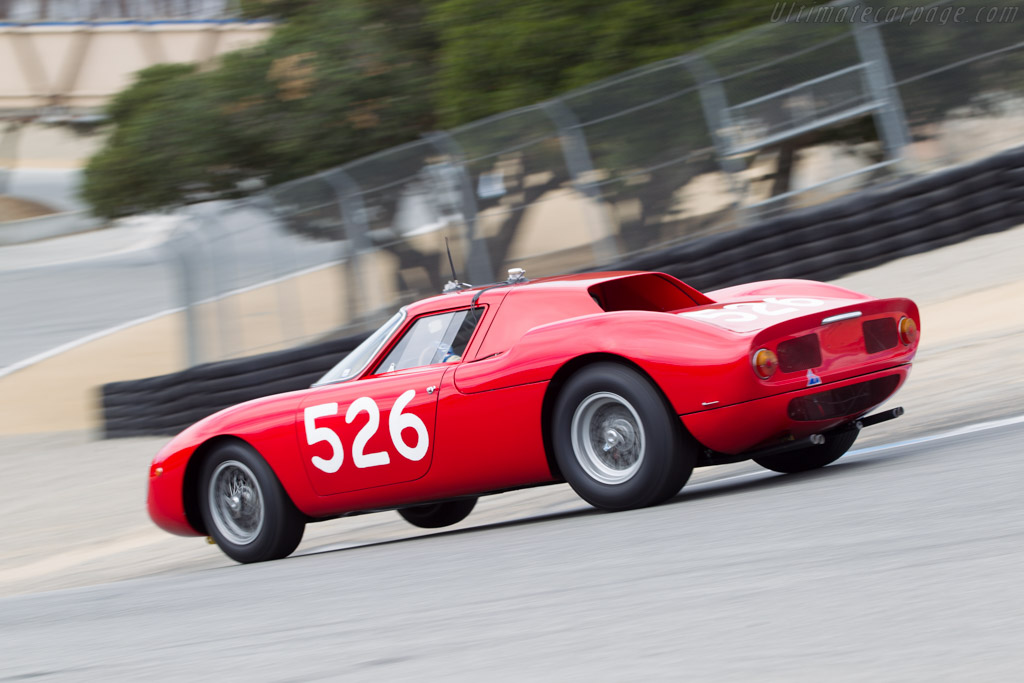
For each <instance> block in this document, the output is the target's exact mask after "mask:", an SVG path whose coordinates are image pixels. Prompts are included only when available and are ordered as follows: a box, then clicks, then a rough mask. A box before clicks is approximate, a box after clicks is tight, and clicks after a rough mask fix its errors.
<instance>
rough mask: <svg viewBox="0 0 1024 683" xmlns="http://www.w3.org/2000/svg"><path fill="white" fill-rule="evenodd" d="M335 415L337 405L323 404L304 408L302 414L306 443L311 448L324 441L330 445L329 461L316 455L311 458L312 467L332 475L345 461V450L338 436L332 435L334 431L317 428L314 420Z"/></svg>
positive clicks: (326, 428)
mask: <svg viewBox="0 0 1024 683" xmlns="http://www.w3.org/2000/svg"><path fill="white" fill-rule="evenodd" d="M337 414H338V404H337V403H324V404H323V405H319V406H310V407H308V408H306V410H305V413H304V419H305V423H306V443H308V444H309V445H310V446H312V445H313V444H315V443H320V442H321V441H326V442H327V443H329V444H330V445H331V452H332V455H331V459H330V460H327V459H326V458H321V457H320V456H318V455H314V456H313V466H314V467H316V468H317V469H318V470H321V471H323V472H326V473H327V474H334V473H335V472H337V471H338V470H339V469H340V468H341V463H342V462H344V460H345V449H344V448H342V445H341V439H339V438H338V435H337V434H335V433H334V430H333V429H331V428H330V427H317V426H316V419H317V418H318V417H327V416H329V415H337Z"/></svg>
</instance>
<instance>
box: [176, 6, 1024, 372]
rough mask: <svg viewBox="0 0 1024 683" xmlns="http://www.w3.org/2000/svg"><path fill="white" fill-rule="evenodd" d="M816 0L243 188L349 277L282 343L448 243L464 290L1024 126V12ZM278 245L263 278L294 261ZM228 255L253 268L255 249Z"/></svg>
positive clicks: (981, 145)
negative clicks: (580, 81) (361, 153)
mask: <svg viewBox="0 0 1024 683" xmlns="http://www.w3.org/2000/svg"><path fill="white" fill-rule="evenodd" d="M782 7H783V9H785V3H782ZM776 9H778V6H777V8H776ZM791 9H792V8H791ZM812 9H813V8H802V10H801V14H800V16H799V17H798V18H797V19H793V15H794V14H795V13H794V12H789V13H788V17H789V21H776V22H774V23H769V24H766V25H765V26H762V27H760V28H758V29H755V30H752V31H748V32H746V33H743V34H740V35H738V36H735V37H733V38H731V39H728V40H724V41H721V42H718V43H715V44H713V45H711V46H710V47H708V48H707V49H705V50H703V51H701V52H699V53H693V54H687V55H682V56H680V57H678V58H675V59H670V60H666V61H664V62H659V63H656V64H652V65H649V66H646V67H643V68H640V69H637V70H634V71H631V72H628V73H624V74H621V75H620V76H617V77H615V78H611V79H608V80H605V81H601V82H598V83H595V84H593V85H591V86H588V87H586V88H582V89H579V90H575V91H572V92H569V93H567V94H565V95H563V96H561V97H559V98H556V99H553V100H550V101H548V102H544V103H541V104H538V105H535V106H531V107H526V108H523V109H518V110H515V111H511V112H507V113H504V114H500V115H498V116H493V117H490V118H488V119H484V120H482V121H477V122H474V123H471V124H469V125H466V126H462V127H459V128H456V129H454V130H450V131H444V132H438V133H435V134H432V135H429V136H425V137H424V138H423V139H422V140H420V141H417V142H415V143H411V144H408V145H404V146H401V147H398V148H395V149H391V150H387V151H384V152H381V153H379V154H376V155H373V156H371V157H369V158H366V159H361V160H358V161H355V162H352V163H349V164H346V165H345V166H342V167H340V168H337V169H333V170H331V171H328V172H326V173H323V174H320V175H318V176H315V177H313V178H308V179H303V180H299V181H295V182H293V183H289V184H287V185H285V186H281V187H277V188H270V189H269V190H267V191H265V192H263V193H262V194H261V195H260V196H259V197H258V198H256V199H254V200H251V201H255V202H257V203H259V204H260V205H261V207H263V208H264V210H265V213H264V214H263V216H264V218H263V220H264V221H269V222H274V223H275V225H276V226H277V227H276V228H275V230H277V231H278V233H279V234H280V235H281V236H282V238H283V239H287V240H292V241H293V242H295V244H296V245H298V244H299V242H301V241H312V243H315V244H317V245H318V247H317V248H318V249H319V250H320V251H319V253H320V257H321V263H320V267H322V268H325V269H333V271H334V272H336V276H335V277H334V281H333V284H331V285H325V286H327V287H336V288H337V289H336V290H335V291H330V292H329V291H328V290H321V291H320V292H319V294H318V295H317V296H321V297H324V296H330V297H331V298H334V299H337V301H338V304H337V308H336V310H334V311H333V314H332V315H330V316H327V317H326V318H324V319H321V320H317V321H313V322H310V321H308V320H307V322H306V324H305V325H303V324H300V323H298V322H296V323H294V324H289V325H282V326H281V329H282V330H283V331H284V332H283V334H282V337H281V339H279V340H277V341H276V343H278V344H288V343H299V342H301V341H304V340H307V339H309V338H310V336H311V335H316V334H330V333H332V332H333V333H335V334H342V333H344V332H349V331H353V330H355V329H359V328H360V327H365V326H366V325H368V324H371V323H373V322H375V321H377V320H379V319H380V318H381V316H382V315H384V314H385V313H386V312H388V311H390V310H393V309H394V308H395V307H396V306H398V305H400V304H402V303H405V302H408V301H410V300H414V299H416V298H420V297H422V296H426V295H430V294H433V293H437V292H440V291H441V288H442V286H443V285H444V282H445V281H446V280H447V279H449V278H450V273H449V269H448V260H447V256H446V252H445V248H446V243H447V245H449V247H450V248H451V250H452V255H453V258H454V261H455V263H456V265H457V267H458V269H459V276H460V278H462V279H464V280H468V281H470V282H472V283H473V284H480V283H484V282H489V281H494V280H496V279H500V278H501V277H502V274H503V273H504V272H505V270H506V269H507V268H509V267H513V266H516V267H525V268H526V269H527V271H528V273H529V274H530V275H531V276H542V275H551V274H556V273H561V272H567V271H572V270H579V269H585V268H593V267H601V266H604V265H608V264H614V263H615V262H616V261H617V260H620V259H622V258H624V257H626V256H629V255H635V254H637V253H642V252H645V251H650V250H656V249H659V248H664V247H666V246H668V245H671V244H674V243H679V242H683V241H686V240H690V239H693V238H694V237H697V236H701V235H705V234H709V233H712V232H721V231H727V230H730V229H733V228H735V227H737V226H741V225H747V224H750V223H752V222H756V221H758V220H762V219H764V218H767V217H771V216H773V215H777V214H778V213H781V212H784V211H787V210H789V209H792V208H797V207H803V206H808V205H813V204H817V203H821V202H824V201H828V200H830V199H833V198H835V197H838V196H842V195H844V194H848V193H851V192H854V191H857V190H860V189H864V188H866V187H870V186H875V185H879V184H884V183H892V182H898V181H899V180H900V179H903V178H906V177H907V176H909V175H914V174H920V173H926V172H929V171H932V170H935V169H938V168H941V167H944V166H948V165H952V164H958V163H963V162H967V161H971V160H975V159H977V158H979V157H980V156H985V155H989V154H993V153H995V152H997V151H999V150H1000V149H1006V148H1008V147H1011V146H1014V145H1017V144H1020V143H1022V142H1024V114H1021V113H1020V112H1022V111H1024V107H1022V106H1021V105H1022V104H1024V52H1022V50H1021V47H1022V46H1024V42H1022V41H1021V40H1020V26H1021V24H1022V22H1024V18H1022V17H1020V16H1018V13H1017V12H1016V9H1017V8H1015V7H1011V6H1008V7H1007V8H999V11H998V12H992V11H991V9H992V8H991V6H990V5H986V4H984V3H981V2H966V3H951V2H938V3H932V4H916V5H910V6H899V7H897V6H884V7H883V6H868V5H864V4H862V3H858V2H839V3H833V4H831V5H828V6H825V7H823V8H818V9H817V10H815V11H812ZM890 10H891V11H890ZM958 11H959V15H957V14H956V13H957V12H958ZM954 17H956V18H958V20H954ZM766 18H767V17H766ZM784 18H785V17H783V19H784ZM218 220H220V221H230V220H231V218H230V217H229V216H228V215H226V214H224V213H223V211H222V217H221V218H220V219H218ZM210 222H211V223H212V222H213V221H210ZM213 232H214V233H215V231H213ZM255 234H256V233H255V232H253V233H252V234H251V236H254V235H255ZM284 236H288V237H284ZM295 248H296V249H298V248H299V247H298V246H296V247H295ZM303 249H305V247H303ZM314 251H315V249H314ZM274 253H275V254H278V255H279V256H280V258H279V259H278V261H276V262H267V263H265V264H264V266H265V268H264V270H263V271H261V272H262V273H263V275H265V276H266V277H265V278H264V279H268V278H271V277H273V278H282V277H283V275H282V273H284V272H285V271H288V270H289V268H290V267H292V266H296V264H292V266H286V265H283V264H285V263H287V262H288V259H289V258H292V257H288V256H286V254H287V253H290V252H287V250H286V251H282V252H277V251H275V252H274ZM223 258H225V259H228V260H231V261H234V262H239V263H240V262H245V268H246V269H248V270H250V271H253V272H254V275H253V277H254V279H256V280H258V279H259V278H260V276H259V274H258V273H256V272H255V271H258V270H259V268H256V267H255V266H254V264H253V263H250V262H248V260H247V257H245V256H244V255H243V252H241V251H238V252H232V253H230V254H229V253H225V254H224V255H223ZM311 266H312V263H310V262H306V261H303V267H305V268H307V269H308V268H310V267H311ZM293 272H300V271H293ZM309 277H310V276H309V275H308V274H304V275H299V276H296V277H294V278H292V280H295V282H288V283H287V284H286V282H287V280H288V278H285V279H282V280H281V281H280V283H279V284H278V285H277V286H278V287H279V288H282V289H283V288H286V287H287V288H289V290H288V292H285V293H282V294H280V295H279V296H278V297H277V298H276V301H277V302H278V303H279V316H278V317H282V316H284V314H285V313H286V312H287V311H289V310H290V309H301V308H303V307H304V306H305V303H304V302H303V301H302V300H301V299H297V298H293V297H295V296H298V291H299V288H300V285H297V284H296V283H298V282H301V281H302V279H303V278H309ZM291 315H292V317H293V318H294V319H296V320H298V319H299V318H301V317H302V316H301V315H297V314H295V313H294V311H293V312H292V314H291ZM216 320H217V325H215V326H214V327H215V328H218V329H219V331H218V332H217V333H216V334H213V333H212V331H211V329H210V328H208V327H205V326H203V325H198V326H197V327H196V328H195V329H194V330H193V333H192V334H193V335H195V336H199V337H204V338H205V337H211V336H214V337H217V338H230V337H231V333H229V332H228V331H227V329H226V328H231V327H232V326H234V325H236V320H238V318H237V316H234V315H232V314H230V312H229V311H221V315H218V316H217V318H216ZM220 328H224V329H220ZM287 331H292V334H290V335H289V334H288V333H287ZM232 348H235V349H237V350H238V351H240V352H241V351H244V352H254V351H256V350H257V348H256V347H253V346H247V345H245V344H242V345H236V346H235V347H232ZM215 357H218V356H217V355H216V354H213V355H211V354H199V355H197V356H196V357H195V358H194V360H212V359H214V358H215Z"/></svg>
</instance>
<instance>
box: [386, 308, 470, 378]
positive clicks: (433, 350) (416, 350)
mask: <svg viewBox="0 0 1024 683" xmlns="http://www.w3.org/2000/svg"><path fill="white" fill-rule="evenodd" d="M483 310H484V309H483V307H478V308H474V309H472V310H469V309H467V310H462V311H451V312H448V313H439V314H437V315H428V316H425V317H423V318H420V319H418V320H417V321H416V322H414V323H413V324H412V326H411V327H410V328H409V330H408V331H407V332H406V333H405V334H404V335H403V336H402V338H401V339H400V340H398V343H397V344H395V348H393V349H392V350H391V353H389V354H388V355H387V357H386V358H385V359H384V362H382V363H381V364H380V366H379V367H378V368H377V372H394V371H395V370H405V369H407V368H417V367H420V366H423V365H434V364H435V363H454V362H458V361H460V360H462V354H463V353H465V351H466V345H467V344H469V340H470V337H472V336H473V330H475V329H476V325H477V323H478V322H480V318H481V316H482V314H483Z"/></svg>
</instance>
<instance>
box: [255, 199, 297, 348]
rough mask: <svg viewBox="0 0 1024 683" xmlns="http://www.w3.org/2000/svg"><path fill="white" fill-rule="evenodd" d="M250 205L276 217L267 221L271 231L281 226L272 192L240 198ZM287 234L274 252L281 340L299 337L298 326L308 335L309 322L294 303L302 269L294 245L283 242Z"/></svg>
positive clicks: (281, 233) (285, 232)
mask: <svg viewBox="0 0 1024 683" xmlns="http://www.w3.org/2000/svg"><path fill="white" fill-rule="evenodd" d="M246 205H248V208H249V209H250V210H252V211H258V212H260V213H263V214H265V216H266V218H265V220H267V221H274V222H273V223H268V224H267V226H268V229H267V232H273V231H274V230H275V229H276V228H277V227H278V226H277V217H276V212H275V211H274V209H275V204H274V200H273V199H272V198H271V196H270V195H269V194H268V193H266V192H261V193H259V194H254V195H252V196H250V197H247V198H246V199H244V200H239V206H240V207H245V206H246ZM287 234H288V232H287V230H281V231H280V238H281V241H282V245H281V247H282V248H281V249H280V250H278V251H275V252H274V254H275V256H277V257H278V259H277V260H276V262H275V263H274V266H275V268H274V271H273V274H272V278H273V279H274V280H275V281H277V282H276V284H275V285H274V289H275V290H276V293H277V318H278V329H279V330H280V331H281V341H291V340H293V339H295V331H296V330H298V337H299V338H300V339H305V337H306V329H305V324H304V323H303V320H302V316H301V315H299V314H298V312H297V311H296V306H295V305H294V302H296V301H299V297H300V296H301V293H300V292H299V288H298V285H297V284H296V282H295V278H294V277H293V275H294V274H295V273H298V272H299V265H298V262H297V261H296V258H295V251H294V247H291V246H288V247H286V246H285V245H284V244H283V242H284V240H285V238H286V236H287ZM286 290H287V291H286Z"/></svg>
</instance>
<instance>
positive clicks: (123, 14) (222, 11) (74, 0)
mask: <svg viewBox="0 0 1024 683" xmlns="http://www.w3.org/2000/svg"><path fill="white" fill-rule="evenodd" d="M238 13H239V2H238V0H0V21H95V20H102V19H136V20H159V19H230V18H234V17H236V16H238Z"/></svg>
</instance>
